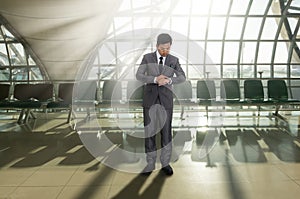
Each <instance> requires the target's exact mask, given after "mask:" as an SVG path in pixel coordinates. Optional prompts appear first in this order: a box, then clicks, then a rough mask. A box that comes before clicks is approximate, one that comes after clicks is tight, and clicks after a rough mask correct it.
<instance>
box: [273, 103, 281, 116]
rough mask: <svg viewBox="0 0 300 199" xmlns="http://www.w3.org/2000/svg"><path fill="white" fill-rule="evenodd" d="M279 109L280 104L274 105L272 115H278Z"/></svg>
mask: <svg viewBox="0 0 300 199" xmlns="http://www.w3.org/2000/svg"><path fill="white" fill-rule="evenodd" d="M279 109H280V105H276V108H275V113H274V115H276V116H277V115H278V112H279Z"/></svg>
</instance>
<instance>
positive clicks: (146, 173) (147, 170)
mask: <svg viewBox="0 0 300 199" xmlns="http://www.w3.org/2000/svg"><path fill="white" fill-rule="evenodd" d="M154 169H155V166H154V165H152V164H148V165H147V166H146V167H145V168H144V169H143V171H142V173H141V174H142V175H143V176H149V175H150V174H151V173H152V171H153V170H154Z"/></svg>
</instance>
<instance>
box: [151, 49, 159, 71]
mask: <svg viewBox="0 0 300 199" xmlns="http://www.w3.org/2000/svg"><path fill="white" fill-rule="evenodd" d="M152 58H153V60H152V61H153V66H154V68H155V70H156V72H157V73H159V68H158V64H157V63H158V62H157V57H156V51H154V53H152Z"/></svg>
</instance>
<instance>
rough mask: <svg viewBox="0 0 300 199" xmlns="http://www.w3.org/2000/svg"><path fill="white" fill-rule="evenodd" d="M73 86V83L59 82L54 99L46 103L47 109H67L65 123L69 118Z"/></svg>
mask: <svg viewBox="0 0 300 199" xmlns="http://www.w3.org/2000/svg"><path fill="white" fill-rule="evenodd" d="M73 88H74V83H60V84H59V85H58V96H57V98H56V100H55V101H52V102H49V103H48V104H47V109H67V110H69V113H68V119H67V123H69V122H70V120H71V114H72V99H73Z"/></svg>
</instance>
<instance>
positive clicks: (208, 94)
mask: <svg viewBox="0 0 300 199" xmlns="http://www.w3.org/2000/svg"><path fill="white" fill-rule="evenodd" d="M196 95H197V102H198V104H199V105H200V106H205V110H206V115H207V116H208V107H209V106H212V105H218V103H217V101H216V85H215V82H214V80H208V79H207V80H198V81H197V92H196Z"/></svg>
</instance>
